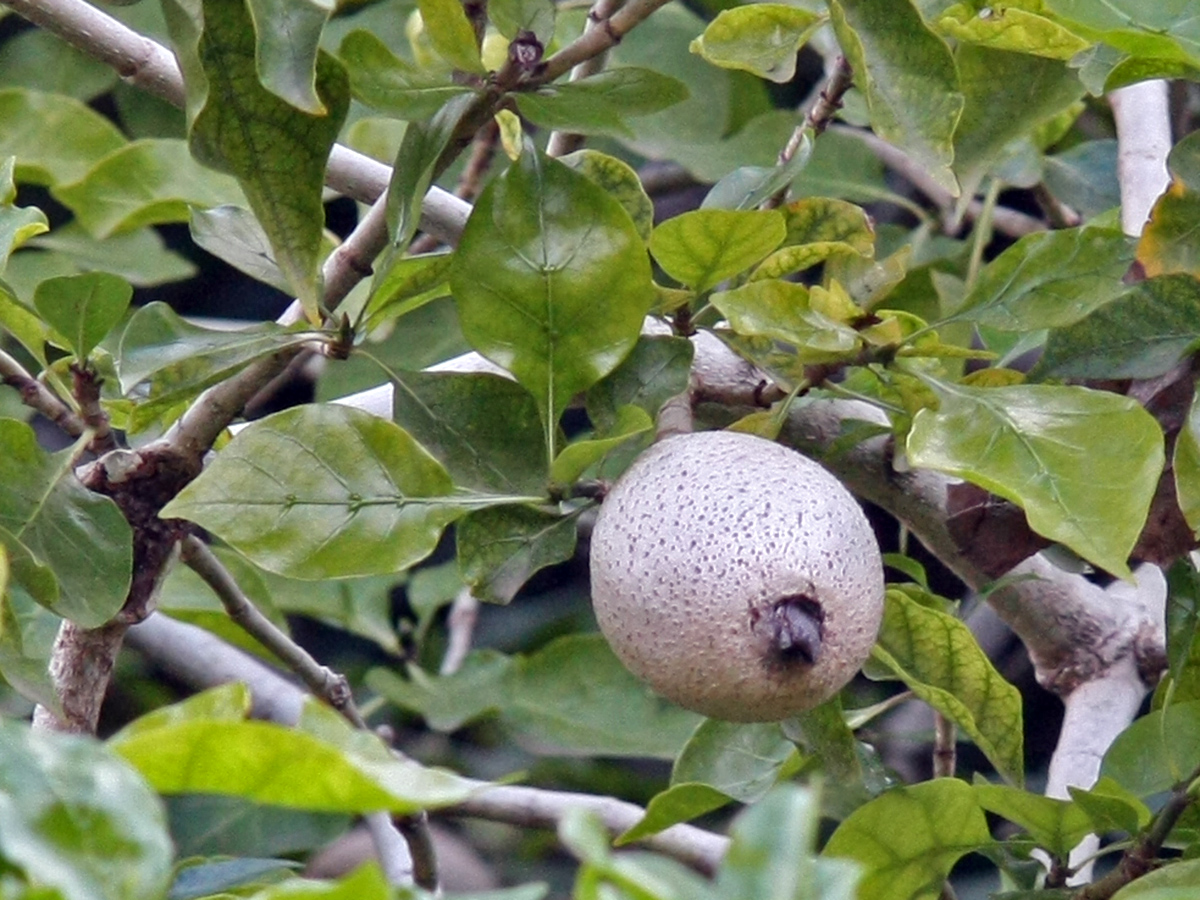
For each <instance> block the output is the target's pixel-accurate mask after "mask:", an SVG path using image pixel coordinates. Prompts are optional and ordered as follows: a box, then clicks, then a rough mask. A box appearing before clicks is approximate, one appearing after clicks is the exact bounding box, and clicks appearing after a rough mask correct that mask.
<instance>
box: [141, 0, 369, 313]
mask: <svg viewBox="0 0 1200 900" xmlns="http://www.w3.org/2000/svg"><path fill="white" fill-rule="evenodd" d="M163 8H164V12H165V13H166V18H167V24H168V26H169V29H170V32H171V39H172V42H173V43H174V45H175V52H176V56H177V57H178V58H179V63H180V67H181V68H182V70H183V75H184V83H185V85H186V87H187V111H188V123H189V127H188V144H189V146H190V147H191V150H192V153H193V154H194V155H195V157H196V159H198V160H199V161H200V162H201V163H203V164H204V165H207V166H211V167H212V168H214V169H217V170H218V171H222V172H228V173H229V174H231V175H233V176H234V177H235V178H237V180H238V184H239V185H241V188H242V191H243V192H244V193H245V195H246V199H247V200H248V201H249V203H250V208H251V209H252V210H253V211H254V214H255V215H256V216H258V220H259V222H260V223H261V224H262V226H263V229H264V230H265V231H266V232H267V236H268V237H269V238H270V239H271V247H272V248H273V249H274V251H275V261H276V262H277V263H278V264H279V267H280V269H281V270H282V271H283V273H284V275H285V276H286V277H287V279H288V282H289V284H291V286H292V290H293V291H294V292H295V294H296V296H297V297H298V298H299V299H300V301H301V303H302V304H303V306H304V310H305V312H306V313H307V315H308V317H309V319H310V320H312V321H318V320H319V312H318V308H319V305H320V301H321V273H320V267H319V258H318V257H319V253H320V249H321V240H322V229H323V225H324V221H325V216H324V207H323V205H322V201H321V192H322V190H323V188H324V184H325V162H326V160H327V158H328V156H329V151H330V149H331V148H332V146H333V143H334V141H335V140H336V139H337V134H338V131H339V129H340V128H341V126H342V120H343V119H344V118H345V116H346V110H347V109H348V107H349V101H350V91H349V83H348V80H347V77H346V73H345V71H344V70H343V69H342V67H341V65H340V64H339V63H338V62H337V61H336V60H334V59H333V57H331V56H329V55H328V54H326V53H324V52H320V53H319V54H318V56H317V65H316V90H317V96H318V97H319V98H320V100H321V102H322V104H323V105H324V107H325V108H326V109H327V110H328V112H326V113H325V114H324V115H312V114H309V113H306V112H302V111H301V110H299V109H296V108H295V107H294V106H291V105H290V104H288V103H287V102H286V101H284V100H281V99H280V98H279V97H277V96H276V95H275V94H273V93H271V92H270V91H268V90H267V89H266V88H265V87H263V86H262V84H261V83H260V82H259V78H258V69H257V63H256V50H257V47H256V39H255V30H254V24H253V21H252V20H251V16H250V13H249V11H248V10H247V8H246V6H245V4H244V2H243V0H171V2H168V3H166V4H164V7H163Z"/></svg>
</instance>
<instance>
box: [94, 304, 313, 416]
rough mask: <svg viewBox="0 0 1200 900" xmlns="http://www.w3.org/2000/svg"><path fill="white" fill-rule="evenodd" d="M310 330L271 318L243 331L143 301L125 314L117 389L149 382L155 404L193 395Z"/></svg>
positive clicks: (298, 339) (301, 339) (304, 336)
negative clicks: (191, 319)
mask: <svg viewBox="0 0 1200 900" xmlns="http://www.w3.org/2000/svg"><path fill="white" fill-rule="evenodd" d="M312 338H313V333H312V332H311V331H299V330H297V329H296V328H284V327H282V326H280V325H276V324H274V323H266V324H263V325H255V326H252V327H250V328H247V329H244V330H242V331H223V330H219V329H210V328H200V327H199V326H197V325H192V324H190V323H188V322H186V321H184V320H183V319H182V318H180V317H179V316H178V315H176V314H175V312H174V311H173V310H172V309H171V308H170V307H169V306H167V305H166V304H165V303H159V302H154V303H150V304H147V305H146V306H143V307H142V308H141V309H139V310H138V311H137V312H136V313H134V314H133V317H132V318H131V319H130V320H129V324H128V325H126V326H125V331H124V332H123V333H122V335H121V343H120V346H119V348H118V350H117V371H118V373H119V374H120V379H121V389H122V390H123V391H125V392H126V393H129V392H130V391H132V390H133V389H134V388H135V387H136V386H137V385H139V384H141V383H142V382H144V381H149V382H150V399H151V400H152V401H156V402H157V403H158V404H159V405H162V404H169V403H175V402H179V401H180V400H184V399H187V398H190V397H192V396H195V395H196V394H198V393H199V392H200V391H202V390H203V389H204V388H206V387H208V386H209V385H211V384H215V383H216V382H218V381H220V380H222V379H224V378H226V377H228V376H229V375H232V374H233V373H234V372H236V371H238V370H240V369H242V368H243V367H244V366H246V365H247V364H248V363H250V362H253V361H254V360H256V359H258V358H260V357H263V356H267V355H268V354H271V353H275V352H277V351H280V350H284V349H286V348H288V347H293V346H296V345H297V344H301V343H304V342H305V341H309V340H312Z"/></svg>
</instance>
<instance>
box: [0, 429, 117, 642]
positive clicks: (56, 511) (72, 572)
mask: <svg viewBox="0 0 1200 900" xmlns="http://www.w3.org/2000/svg"><path fill="white" fill-rule="evenodd" d="M84 440H86V437H85V438H84ZM75 453H76V449H75V448H67V449H66V450H62V451H61V452H59V453H55V454H50V453H47V452H46V451H44V450H42V449H41V447H39V446H38V444H37V439H36V437H35V436H34V433H33V429H32V428H30V427H29V426H28V425H26V424H24V423H23V422H17V421H14V420H13V419H0V528H2V529H3V532H0V541H3V542H4V543H5V545H6V546H7V549H8V552H9V562H10V564H11V565H12V566H13V570H14V574H15V576H16V577H17V580H18V582H19V583H21V581H22V571H23V565H24V563H26V562H27V563H29V564H31V565H35V566H45V567H47V568H49V569H50V571H51V572H53V573H54V578H55V579H56V580H57V582H58V592H57V598H56V599H54V600H53V602H50V603H48V606H49V608H50V609H51V611H53V612H55V613H57V614H58V615H60V616H62V617H63V618H67V619H71V620H72V621H74V622H76V623H77V624H79V625H81V626H83V627H84V628H98V627H99V626H100V625H103V624H104V623H105V622H107V621H108V620H109V619H111V618H112V617H113V616H114V615H116V613H117V611H118V610H119V609H120V608H121V606H122V605H123V604H124V603H125V596H126V594H127V593H128V591H129V584H130V579H131V574H132V569H133V533H132V531H131V530H130V528H129V523H128V522H126V521H125V517H124V516H123V515H122V514H121V511H120V510H119V509H118V508H117V505H116V504H115V503H114V502H113V501H112V500H111V499H110V498H108V497H104V496H101V495H100V494H94V493H92V492H91V491H89V490H87V488H85V487H84V486H83V485H82V484H80V483H79V481H78V480H77V479H76V478H75V475H74V473H73V471H72V463H73V461H74V455H75ZM13 541H15V542H18V544H17V546H16V547H14V544H13V543H11V542H13ZM37 580H38V581H39V582H40V583H41V584H43V585H44V584H45V582H44V575H38V576H37ZM30 593H34V591H30ZM34 596H35V598H36V599H37V600H38V601H39V602H46V600H47V599H48V597H47V596H46V594H45V593H42V595H41V596H38V594H36V593H34Z"/></svg>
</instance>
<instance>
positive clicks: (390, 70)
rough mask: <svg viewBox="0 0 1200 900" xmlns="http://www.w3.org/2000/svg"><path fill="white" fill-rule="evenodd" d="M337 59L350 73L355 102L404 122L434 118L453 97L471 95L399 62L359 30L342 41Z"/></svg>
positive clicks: (463, 87)
mask: <svg viewBox="0 0 1200 900" xmlns="http://www.w3.org/2000/svg"><path fill="white" fill-rule="evenodd" d="M338 56H340V57H341V58H342V61H343V62H344V63H345V64H346V69H347V70H348V71H349V72H350V90H351V91H352V92H353V93H354V97H355V99H356V100H359V101H361V102H363V103H365V104H366V105H367V106H370V107H371V108H373V109H376V110H378V111H379V112H382V113H387V114H388V115H391V116H396V117H398V118H401V119H411V120H419V119H426V118H428V117H429V116H432V115H433V114H434V113H435V112H437V111H438V110H439V109H441V108H442V107H443V106H444V105H445V104H446V103H447V102H448V101H449V100H450V99H451V98H452V97H456V96H458V95H459V94H466V93H470V92H471V88H470V87H469V86H467V85H465V84H455V83H454V82H452V81H451V80H450V78H449V77H448V76H446V75H443V74H442V73H440V72H432V71H429V70H427V69H422V68H419V67H417V66H414V65H412V64H411V63H408V62H405V61H404V60H402V59H400V58H399V57H398V56H396V55H395V54H394V53H392V51H391V50H389V49H388V46H387V44H385V43H384V42H383V41H381V40H380V39H379V38H377V37H376V36H375V35H374V34H372V33H371V32H369V31H364V30H362V29H356V30H354V31H352V32H350V33H349V34H348V35H346V37H344V38H343V39H342V45H341V47H340V48H338Z"/></svg>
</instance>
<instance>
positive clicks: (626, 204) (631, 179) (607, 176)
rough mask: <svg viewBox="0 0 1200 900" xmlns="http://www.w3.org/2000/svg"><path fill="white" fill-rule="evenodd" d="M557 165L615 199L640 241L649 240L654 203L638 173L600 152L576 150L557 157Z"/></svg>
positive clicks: (620, 161)
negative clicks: (573, 172) (596, 186)
mask: <svg viewBox="0 0 1200 900" xmlns="http://www.w3.org/2000/svg"><path fill="white" fill-rule="evenodd" d="M559 162H561V163H563V164H565V165H568V166H570V167H571V168H572V169H574V170H575V171H577V172H582V173H583V174H584V175H586V176H587V177H588V178H590V179H591V180H592V181H594V182H595V183H596V184H597V185H599V186H600V187H601V188H603V189H604V191H605V192H606V193H607V194H608V195H609V196H611V197H612V198H613V199H615V200H616V201H617V202H618V203H620V204H621V206H622V207H623V208H624V210H625V212H627V213H629V218H630V219H632V220H633V225H634V227H635V228H636V229H637V231H638V234H639V235H641V238H642V240H643V241H648V240H650V232H651V231H652V230H653V228H654V203H653V202H651V200H650V197H649V195H647V194H646V190H645V188H643V187H642V181H641V179H640V178H638V174H637V172H635V171H634V170H633V167H632V166H630V165H629V163H627V162H625V161H624V160H620V159H617V158H616V157H615V156H609V155H608V154H607V153H601V152H600V151H599V150H591V149H584V150H577V151H575V152H574V153H568V154H567V155H566V156H560V157H559Z"/></svg>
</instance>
